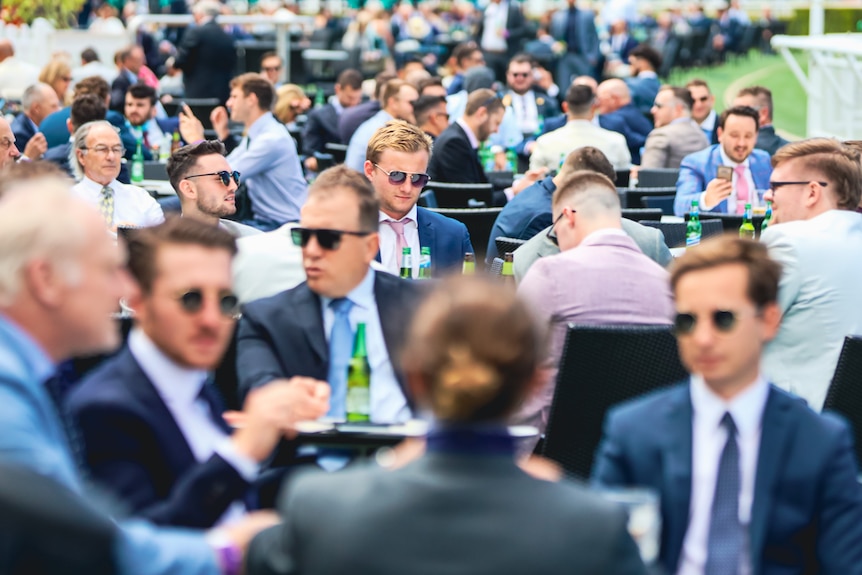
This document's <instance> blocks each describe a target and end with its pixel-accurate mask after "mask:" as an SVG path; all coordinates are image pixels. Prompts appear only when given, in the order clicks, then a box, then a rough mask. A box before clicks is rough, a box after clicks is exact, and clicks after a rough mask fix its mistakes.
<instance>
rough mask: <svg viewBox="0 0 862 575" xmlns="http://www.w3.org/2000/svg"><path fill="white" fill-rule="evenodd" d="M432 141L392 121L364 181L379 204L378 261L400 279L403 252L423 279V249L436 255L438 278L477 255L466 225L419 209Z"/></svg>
mask: <svg viewBox="0 0 862 575" xmlns="http://www.w3.org/2000/svg"><path fill="white" fill-rule="evenodd" d="M430 155H431V139H430V138H429V137H428V136H427V135H426V134H425V133H424V132H423V131H422V130H421V129H420V128H418V127H416V126H413V125H412V124H408V123H407V122H404V121H399V120H393V121H391V122H388V123H387V124H386V125H385V126H383V127H382V128H380V129H379V130H377V132H375V134H374V136H372V138H371V140H370V141H369V142H368V158H367V159H366V160H365V166H364V171H365V176H366V177H367V178H368V180H369V181H370V182H371V185H372V186H374V191H375V192H376V194H377V198H378V200H380V230H379V232H378V233H379V234H380V253H379V254H378V257H379V261H380V262H381V263H382V264H383V267H384V268H385V269H386V271H388V272H390V273H392V274H398V273H399V271H400V269H401V266H402V264H403V260H402V249H403V248H410V250H411V255H412V262H411V264H412V266H411V267H412V277H414V278H416V277H418V276H419V265H420V259H421V258H420V250H421V248H423V247H427V248H430V250H431V268H432V272H433V274H434V275H435V276H436V275H442V274H445V273H451V272H454V271H459V270H460V266H461V264H462V262H463V261H464V254H465V253H467V252H469V253H473V246H472V245H471V244H470V234H469V233H468V232H467V228H466V227H465V226H464V224H462V223H461V222H459V221H457V220H453V219H451V218H447V217H446V216H442V215H440V214H437V213H434V212H432V211H430V210H426V209H425V208H420V207H419V206H417V205H416V202H417V201H418V200H419V192H421V191H422V188H423V187H424V186H425V184H426V183H427V181H428V177H427V175H426V174H425V170H426V169H427V167H428V159H429V157H430Z"/></svg>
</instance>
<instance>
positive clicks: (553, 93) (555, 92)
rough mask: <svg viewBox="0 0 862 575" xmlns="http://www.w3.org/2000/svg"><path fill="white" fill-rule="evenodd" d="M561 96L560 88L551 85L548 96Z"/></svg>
mask: <svg viewBox="0 0 862 575" xmlns="http://www.w3.org/2000/svg"><path fill="white" fill-rule="evenodd" d="M559 94H560V87H559V86H557V85H556V84H551V86H550V87H549V88H548V96H550V97H551V98H556V97H557V96H558V95H559Z"/></svg>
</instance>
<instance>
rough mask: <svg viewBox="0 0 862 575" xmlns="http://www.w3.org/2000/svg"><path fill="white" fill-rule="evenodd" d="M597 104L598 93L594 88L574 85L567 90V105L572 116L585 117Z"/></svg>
mask: <svg viewBox="0 0 862 575" xmlns="http://www.w3.org/2000/svg"><path fill="white" fill-rule="evenodd" d="M595 102H596V93H595V92H593V88H592V86H586V85H584V84H572V85H571V86H569V89H568V90H566V105H567V106H568V108H569V114H571V115H572V116H585V115H587V114H588V113H589V112H590V110H591V109H592V107H593V105H594V104H595Z"/></svg>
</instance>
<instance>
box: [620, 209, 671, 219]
mask: <svg viewBox="0 0 862 575" xmlns="http://www.w3.org/2000/svg"><path fill="white" fill-rule="evenodd" d="M622 215H623V217H624V218H626V219H629V220H634V221H636V222H639V221H641V220H655V221H661V217H662V216H663V215H664V214H663V213H662V211H661V210H660V209H658V208H623V213H622Z"/></svg>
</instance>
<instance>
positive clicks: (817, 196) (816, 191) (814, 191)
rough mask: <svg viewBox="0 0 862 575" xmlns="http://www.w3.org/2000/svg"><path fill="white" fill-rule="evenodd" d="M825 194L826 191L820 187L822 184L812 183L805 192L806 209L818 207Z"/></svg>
mask: <svg viewBox="0 0 862 575" xmlns="http://www.w3.org/2000/svg"><path fill="white" fill-rule="evenodd" d="M824 193H825V190H823V189H822V188H821V187H820V184H818V183H816V182H810V183H809V184H808V187H807V188H806V190H805V197H804V198H803V202H804V203H805V207H811V206H815V205H817V204H818V203H819V202H820V201H821V199H822V198H823V194H824Z"/></svg>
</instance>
